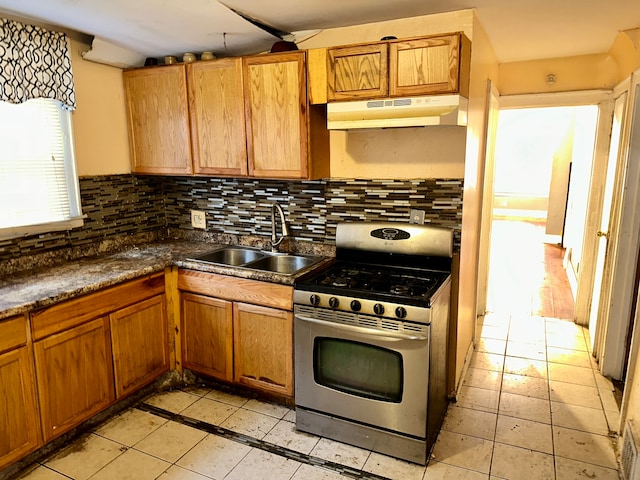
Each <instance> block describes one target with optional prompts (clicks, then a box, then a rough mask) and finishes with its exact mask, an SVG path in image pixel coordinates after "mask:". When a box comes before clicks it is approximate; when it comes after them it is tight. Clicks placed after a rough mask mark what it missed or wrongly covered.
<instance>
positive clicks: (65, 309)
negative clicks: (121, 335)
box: [31, 273, 164, 340]
mask: <svg viewBox="0 0 640 480" xmlns="http://www.w3.org/2000/svg"><path fill="white" fill-rule="evenodd" d="M161 293H164V274H163V273H159V274H156V275H151V276H148V277H143V278H139V279H136V280H132V281H130V282H125V283H122V284H120V285H117V286H115V287H111V288H106V289H104V290H101V291H99V292H96V293H93V294H90V295H86V296H83V297H79V298H76V299H74V300H69V301H66V302H62V303H59V304H57V305H53V306H51V307H48V308H45V309H42V310H38V311H35V312H33V313H32V314H31V328H32V330H33V339H34V340H40V339H42V338H44V337H47V336H49V335H51V334H54V333H57V332H61V331H63V330H67V329H69V328H71V327H74V326H76V325H80V324H82V323H84V322H86V321H88V320H91V319H93V318H97V317H100V316H102V315H106V314H109V313H111V312H114V311H115V310H118V309H120V308H122V307H126V306H128V305H131V304H133V303H136V302H139V301H141V300H144V299H145V298H149V297H152V296H154V295H158V294H161Z"/></svg>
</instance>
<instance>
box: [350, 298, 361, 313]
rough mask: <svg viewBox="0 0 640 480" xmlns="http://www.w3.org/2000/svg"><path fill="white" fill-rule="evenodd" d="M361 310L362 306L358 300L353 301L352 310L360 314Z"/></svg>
mask: <svg viewBox="0 0 640 480" xmlns="http://www.w3.org/2000/svg"><path fill="white" fill-rule="evenodd" d="M361 308H362V305H361V304H360V302H359V301H358V300H351V310H353V311H354V312H359V311H360V309H361Z"/></svg>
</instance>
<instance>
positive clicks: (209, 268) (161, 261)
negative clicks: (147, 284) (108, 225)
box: [0, 240, 331, 320]
mask: <svg viewBox="0 0 640 480" xmlns="http://www.w3.org/2000/svg"><path fill="white" fill-rule="evenodd" d="M222 246H223V245H222V244H212V243H208V242H197V241H183V240H166V241H160V242H154V243H150V244H145V245H140V246H134V247H129V248H127V249H124V250H122V251H121V252H118V253H113V254H107V255H102V256H95V257H91V258H83V259H80V260H76V261H69V262H66V263H64V264H62V265H58V266H53V267H49V268H44V269H39V270H36V271H32V272H27V273H22V274H19V275H12V276H9V277H7V278H0V320H2V319H5V318H8V317H11V316H14V315H19V314H23V313H25V312H28V311H31V310H34V309H37V308H42V307H45V306H48V305H52V304H54V303H58V302H61V301H63V300H68V299H70V298H75V297H77V296H80V295H84V294H87V293H91V292H95V291H97V290H100V289H102V288H105V287H109V286H112V285H116V284H118V283H121V282H124V281H127V280H131V279H134V278H137V277H140V276H143V275H149V274H152V273H155V272H161V271H163V270H164V268H165V267H168V266H172V265H175V266H177V267H180V268H188V269H192V270H200V271H205V272H211V273H219V274H223V275H232V276H235V277H243V278H251V279H255V280H262V281H267V282H273V283H280V284H285V285H293V283H294V281H295V279H296V278H297V277H299V276H300V275H301V274H304V273H306V271H301V272H300V274H297V275H282V274H278V273H271V272H263V271H256V270H250V269H244V268H236V267H232V266H217V265H206V264H203V263H200V262H194V261H190V260H187V258H188V257H191V256H194V255H198V254H200V253H204V252H207V251H209V250H213V249H215V248H218V247H222ZM330 260H331V259H330V258H329V257H327V258H326V260H324V261H322V262H320V263H318V264H316V265H315V267H318V268H320V267H322V266H323V265H325V264H326V263H328V262H329V261H330Z"/></svg>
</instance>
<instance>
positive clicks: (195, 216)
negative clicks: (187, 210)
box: [191, 210, 207, 229]
mask: <svg viewBox="0 0 640 480" xmlns="http://www.w3.org/2000/svg"><path fill="white" fill-rule="evenodd" d="M191 226H192V227H193V228H204V229H206V228H207V215H206V213H205V212H203V211H202V210H191Z"/></svg>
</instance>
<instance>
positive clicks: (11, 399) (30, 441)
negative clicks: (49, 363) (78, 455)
mask: <svg viewBox="0 0 640 480" xmlns="http://www.w3.org/2000/svg"><path fill="white" fill-rule="evenodd" d="M26 343H27V336H26V319H25V318H24V317H22V316H21V317H15V318H12V319H9V320H6V321H2V322H0V469H2V468H4V467H6V466H7V465H10V464H11V463H13V462H15V461H16V460H18V459H19V458H21V457H23V456H25V455H26V454H28V453H30V452H32V451H33V450H35V449H36V448H38V447H39V446H40V445H41V443H42V441H41V435H40V423H39V422H38V407H37V400H36V388H35V380H34V378H35V375H34V373H33V357H32V355H31V349H30V347H29V346H27V345H26Z"/></svg>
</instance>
